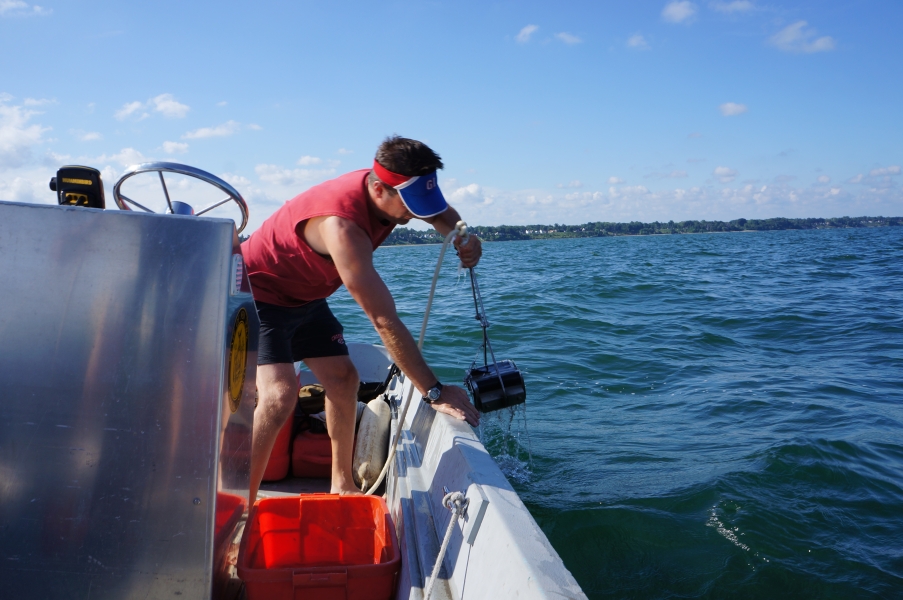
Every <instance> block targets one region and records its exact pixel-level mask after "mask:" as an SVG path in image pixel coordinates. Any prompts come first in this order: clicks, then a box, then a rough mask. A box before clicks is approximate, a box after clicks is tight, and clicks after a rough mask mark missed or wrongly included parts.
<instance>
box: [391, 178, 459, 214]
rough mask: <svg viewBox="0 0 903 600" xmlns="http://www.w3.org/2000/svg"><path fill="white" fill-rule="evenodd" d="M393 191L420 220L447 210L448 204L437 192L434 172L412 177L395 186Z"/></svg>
mask: <svg viewBox="0 0 903 600" xmlns="http://www.w3.org/2000/svg"><path fill="white" fill-rule="evenodd" d="M395 189H396V191H398V195H399V196H401V201H402V202H404V205H405V206H407V207H408V210H409V211H411V214H413V215H414V216H415V217H418V218H420V219H427V218H429V217H435V216H436V215H438V214H439V213H441V212H444V211H445V209H446V208H448V202H446V201H445V197H444V196H443V195H442V192H441V191H440V190H439V182H438V181H437V180H436V173H435V172H433V173H430V174H429V175H421V176H419V177H412V178H410V179H408V180H407V181H405V182H404V183H402V184H399V185H397V186H395Z"/></svg>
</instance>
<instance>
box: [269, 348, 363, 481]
mask: <svg viewBox="0 0 903 600" xmlns="http://www.w3.org/2000/svg"><path fill="white" fill-rule="evenodd" d="M304 364H306V365H307V366H308V367H309V368H310V370H311V371H312V372H313V374H314V375H315V376H316V378H317V379H318V380H319V381H320V384H321V385H322V386H323V388H324V389H325V390H326V428H327V429H328V430H329V438H330V441H331V442H332V489H331V490H330V492H332V493H333V494H360V493H361V491H360V490H359V489H358V488H357V486H356V485H354V479H353V478H352V476H351V461H352V456H353V454H354V423H355V416H356V415H357V390H358V387H359V386H360V379H359V376H358V374H357V369H355V368H354V364H353V363H352V362H351V359H350V358H348V356H325V357H319V358H305V359H304ZM272 445H273V444H272V442H270V446H272ZM262 473H263V471H261V474H262Z"/></svg>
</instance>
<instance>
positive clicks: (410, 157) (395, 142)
mask: <svg viewBox="0 0 903 600" xmlns="http://www.w3.org/2000/svg"><path fill="white" fill-rule="evenodd" d="M376 162H378V163H379V164H381V165H382V166H384V167H385V168H387V169H389V170H390V171H392V172H393V173H398V174H399V175H407V176H409V177H414V176H415V175H428V174H430V173H432V172H433V171H437V170H439V169H441V168H442V167H443V166H444V165H443V164H442V159H441V158H440V157H439V155H438V154H436V153H435V152H433V151H432V149H431V148H430V147H429V146H427V145H426V144H424V143H423V142H418V141H417V140H412V139H408V138H403V137H399V136H397V135H393V136H389V137H387V138H386V139H385V140H383V143H382V144H380V145H379V148H377V149H376Z"/></svg>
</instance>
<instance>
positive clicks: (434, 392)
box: [426, 388, 442, 402]
mask: <svg viewBox="0 0 903 600" xmlns="http://www.w3.org/2000/svg"><path fill="white" fill-rule="evenodd" d="M441 393H442V392H440V391H439V388H431V389H430V391H428V392H427V393H426V395H427V397H428V398H429V399H430V400H431V401H433V402H435V401H436V400H438V399H439V395H440V394H441Z"/></svg>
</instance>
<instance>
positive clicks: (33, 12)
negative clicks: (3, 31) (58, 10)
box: [0, 0, 53, 17]
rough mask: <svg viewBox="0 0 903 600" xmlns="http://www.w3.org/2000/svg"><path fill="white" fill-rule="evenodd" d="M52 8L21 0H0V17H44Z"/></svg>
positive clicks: (50, 12)
mask: <svg viewBox="0 0 903 600" xmlns="http://www.w3.org/2000/svg"><path fill="white" fill-rule="evenodd" d="M52 14H53V10H52V9H48V8H44V7H43V6H38V5H37V4H35V5H34V6H32V5H30V4H28V3H27V2H22V0H0V17H46V16H48V15H52Z"/></svg>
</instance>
